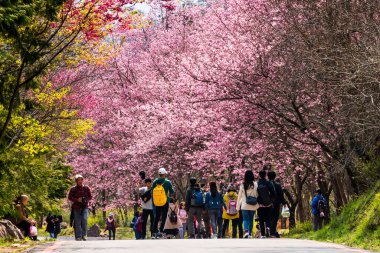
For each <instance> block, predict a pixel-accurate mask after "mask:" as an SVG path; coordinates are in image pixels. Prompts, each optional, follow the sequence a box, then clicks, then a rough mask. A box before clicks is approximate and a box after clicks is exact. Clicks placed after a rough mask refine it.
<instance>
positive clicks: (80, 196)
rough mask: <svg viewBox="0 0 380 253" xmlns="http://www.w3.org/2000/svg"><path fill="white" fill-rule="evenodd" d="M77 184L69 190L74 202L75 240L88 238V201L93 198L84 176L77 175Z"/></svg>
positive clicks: (70, 197) (71, 199)
mask: <svg viewBox="0 0 380 253" xmlns="http://www.w3.org/2000/svg"><path fill="white" fill-rule="evenodd" d="M75 182H76V186H74V187H72V188H71V189H70V192H69V200H70V201H71V202H72V206H71V208H72V212H73V214H74V231H75V240H77V241H86V240H87V219H88V206H89V205H88V202H89V201H90V200H91V199H92V194H91V190H90V188H89V187H88V186H85V185H84V184H83V176H82V175H79V174H78V175H76V176H75Z"/></svg>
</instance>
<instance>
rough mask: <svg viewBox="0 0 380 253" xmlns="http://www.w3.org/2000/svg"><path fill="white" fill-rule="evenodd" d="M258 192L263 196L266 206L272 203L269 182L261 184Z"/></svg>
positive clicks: (262, 199)
mask: <svg viewBox="0 0 380 253" xmlns="http://www.w3.org/2000/svg"><path fill="white" fill-rule="evenodd" d="M257 192H258V193H259V197H260V198H261V204H263V205H264V206H269V205H271V204H272V199H271V196H270V193H269V188H268V185H267V184H259V186H258V187H257Z"/></svg>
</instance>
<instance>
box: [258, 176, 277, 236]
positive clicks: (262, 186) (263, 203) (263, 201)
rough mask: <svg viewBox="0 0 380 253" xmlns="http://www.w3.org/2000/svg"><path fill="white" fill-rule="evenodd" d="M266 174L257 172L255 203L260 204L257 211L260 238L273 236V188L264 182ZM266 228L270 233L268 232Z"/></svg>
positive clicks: (266, 181) (274, 194)
mask: <svg viewBox="0 0 380 253" xmlns="http://www.w3.org/2000/svg"><path fill="white" fill-rule="evenodd" d="M266 176H267V172H266V171H265V170H261V171H260V172H259V177H260V178H259V181H258V182H257V184H258V188H257V191H258V194H259V196H258V198H257V202H258V203H259V204H260V208H259V209H258V210H257V213H258V216H259V222H260V230H261V238H265V237H266V236H269V232H270V235H271V236H274V234H275V231H274V230H273V226H272V222H271V221H272V220H273V218H272V217H273V202H274V200H275V196H276V193H275V189H274V186H273V185H272V184H271V183H270V182H269V181H268V180H266ZM268 228H269V229H270V231H268Z"/></svg>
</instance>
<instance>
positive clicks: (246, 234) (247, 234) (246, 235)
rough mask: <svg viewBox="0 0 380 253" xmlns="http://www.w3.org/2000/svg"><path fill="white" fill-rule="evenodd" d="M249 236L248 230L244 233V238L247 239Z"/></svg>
mask: <svg viewBox="0 0 380 253" xmlns="http://www.w3.org/2000/svg"><path fill="white" fill-rule="evenodd" d="M248 237H249V233H248V231H246V232H245V234H244V238H245V239H247V238H248Z"/></svg>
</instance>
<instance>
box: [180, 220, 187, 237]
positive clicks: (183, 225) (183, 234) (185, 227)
mask: <svg viewBox="0 0 380 253" xmlns="http://www.w3.org/2000/svg"><path fill="white" fill-rule="evenodd" d="M186 229H187V223H186V222H182V227H181V228H179V237H180V238H181V239H184V238H185V232H186Z"/></svg>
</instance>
